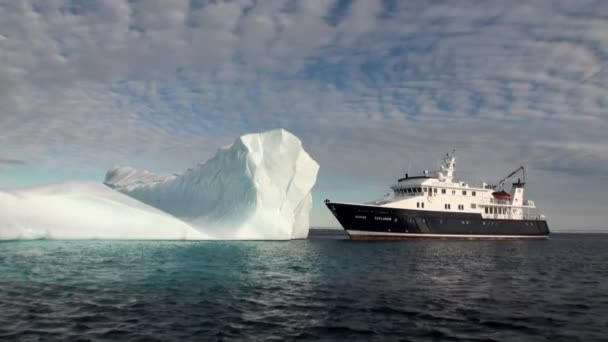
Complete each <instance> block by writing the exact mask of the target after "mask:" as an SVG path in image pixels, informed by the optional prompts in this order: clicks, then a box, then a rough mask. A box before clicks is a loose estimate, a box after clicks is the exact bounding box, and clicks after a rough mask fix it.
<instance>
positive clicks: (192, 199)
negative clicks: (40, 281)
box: [0, 129, 319, 240]
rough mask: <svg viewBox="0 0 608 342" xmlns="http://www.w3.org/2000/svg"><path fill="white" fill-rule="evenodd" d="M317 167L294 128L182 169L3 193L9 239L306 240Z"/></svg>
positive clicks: (0, 229) (120, 171)
mask: <svg viewBox="0 0 608 342" xmlns="http://www.w3.org/2000/svg"><path fill="white" fill-rule="evenodd" d="M318 170H319V165H318V164H317V163H316V162H315V161H314V160H313V159H312V158H311V157H310V156H309V155H308V153H306V151H304V149H303V147H302V143H301V142H300V140H299V139H298V138H296V137H295V136H294V135H293V134H291V133H289V132H287V131H285V130H282V129H278V130H272V131H268V132H264V133H259V134H248V135H244V136H242V137H240V138H238V139H237V140H236V141H235V142H234V143H233V144H232V145H230V146H228V147H224V148H221V149H219V150H218V152H217V153H216V155H215V156H214V157H213V158H211V159H210V160H208V161H207V162H205V163H203V164H199V165H197V166H196V167H194V168H192V169H188V170H187V171H185V172H184V173H182V174H178V175H171V176H157V175H154V174H152V173H150V172H147V171H139V170H136V169H134V168H132V167H114V168H112V169H110V170H108V172H107V174H106V178H105V181H104V184H105V185H101V184H90V183H67V184H59V185H54V186H49V187H42V188H31V189H27V190H20V191H12V192H8V191H5V192H0V218H1V219H0V239H32V238H57V239H93V238H98V239H172V240H175V239H188V240H201V239H203V240H204V239H230V240H290V239H302V238H306V237H307V236H308V228H309V214H310V210H311V207H312V197H311V189H312V187H313V185H314V184H315V181H316V177H317V173H318Z"/></svg>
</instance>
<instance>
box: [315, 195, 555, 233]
mask: <svg viewBox="0 0 608 342" xmlns="http://www.w3.org/2000/svg"><path fill="white" fill-rule="evenodd" d="M326 205H327V208H329V210H330V211H331V212H332V213H333V214H334V216H335V217H336V219H337V220H338V221H339V222H340V224H341V225H342V227H343V228H344V229H345V230H346V231H347V233H348V235H349V236H350V238H351V239H354V240H373V239H382V240H385V239H490V240H499V239H543V238H546V237H548V236H549V226H548V225H547V221H545V220H540V219H524V220H504V219H484V218H482V216H481V214H477V213H458V212H439V211H422V210H409V209H396V208H386V207H379V206H373V205H358V204H346V203H332V202H326Z"/></svg>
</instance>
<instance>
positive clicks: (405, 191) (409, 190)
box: [395, 187, 477, 196]
mask: <svg viewBox="0 0 608 342" xmlns="http://www.w3.org/2000/svg"><path fill="white" fill-rule="evenodd" d="M395 192H396V193H397V194H399V195H403V194H419V193H423V192H425V193H427V194H428V195H429V196H430V195H431V194H433V193H435V194H436V193H437V188H431V187H428V188H427V187H424V188H420V187H416V188H402V189H395ZM446 192H447V189H441V193H442V194H444V195H445V194H446ZM467 194H468V191H467V190H462V195H463V196H467ZM452 195H456V190H452ZM471 196H477V193H476V192H475V191H471Z"/></svg>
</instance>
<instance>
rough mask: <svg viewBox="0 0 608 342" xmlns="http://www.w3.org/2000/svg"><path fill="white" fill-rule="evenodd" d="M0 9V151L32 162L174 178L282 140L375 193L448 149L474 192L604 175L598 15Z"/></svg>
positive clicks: (431, 6) (205, 4) (603, 46)
mask: <svg viewBox="0 0 608 342" xmlns="http://www.w3.org/2000/svg"><path fill="white" fill-rule="evenodd" d="M0 13H2V14H1V15H0V32H2V35H1V36H0V51H2V61H3V62H2V64H1V65H0V101H1V102H2V104H3V107H2V109H1V111H0V143H2V146H3V148H4V153H9V154H12V155H28V156H31V157H28V158H31V160H32V161H33V162H36V163H42V164H47V165H57V164H59V166H60V167H77V166H78V165H92V164H99V165H108V164H112V163H114V162H120V163H126V162H128V161H131V162H133V163H143V164H146V166H147V167H151V168H159V169H161V170H162V171H178V170H180V169H183V168H184V167H186V166H188V165H189V164H192V163H193V160H192V159H200V160H204V159H206V158H207V157H208V156H210V155H211V154H212V153H213V151H214V150H215V148H216V147H217V146H221V145H224V144H226V143H228V142H230V141H232V140H233V139H234V137H235V136H236V135H238V134H242V133H246V132H252V131H259V130H263V129H268V128H275V127H285V128H287V129H289V130H291V131H293V132H294V133H296V134H297V135H298V136H300V137H301V138H302V139H303V141H304V143H305V145H306V146H307V148H308V149H310V150H311V152H312V154H313V155H314V156H315V158H316V159H318V160H319V161H320V164H321V165H322V168H321V176H322V177H323V176H327V177H329V176H334V175H342V174H348V175H350V176H351V177H359V178H360V179H366V180H369V181H370V182H380V181H386V179H387V178H388V177H393V176H394V175H395V174H400V173H401V172H402V171H403V169H404V168H406V167H407V166H408V165H410V164H411V165H420V167H419V168H422V167H425V168H428V167H426V165H431V166H432V165H434V164H436V158H435V156H441V155H442V153H443V152H444V151H447V150H451V149H452V148H453V147H456V148H457V149H458V150H459V151H462V154H461V156H462V157H461V158H463V160H464V161H465V162H464V163H462V165H463V167H465V168H467V166H466V165H474V167H473V166H470V167H468V168H469V169H468V170H464V171H466V172H467V175H470V176H471V178H473V179H475V178H476V177H482V176H488V175H490V176H496V177H499V176H500V175H501V174H502V172H504V170H502V169H503V168H504V167H505V164H509V165H514V166H519V164H526V165H529V167H530V168H531V169H532V172H531V174H534V170H536V172H538V173H539V174H541V173H542V174H548V175H551V176H552V177H555V178H550V177H548V178H543V179H540V180H538V181H539V182H540V183H541V188H543V187H547V188H548V187H550V186H551V184H550V183H551V182H553V181H556V180H557V181H563V180H564V179H565V178H560V177H569V176H577V175H580V174H582V173H585V174H586V175H587V176H586V177H587V178H588V179H589V182H592V180H593V179H595V178H597V177H602V175H604V174H606V172H607V171H608V153H606V146H607V145H608V141H607V138H606V134H605V132H606V131H607V130H608V120H607V117H606V115H607V114H606V113H607V111H606V109H607V107H608V97H607V96H606V94H607V92H606V90H607V88H608V74H607V73H606V71H605V70H606V65H607V63H608V59H607V58H608V37H607V36H606V34H605V32H607V31H608V23H607V22H606V20H605V16H606V14H607V13H608V3H606V2H603V1H586V2H584V3H577V6H572V4H571V3H570V2H569V1H552V0H546V1H541V0H539V1H534V2H529V1H515V2H509V3H508V4H507V3H506V2H502V1H486V2H483V3H479V2H477V1H467V0H462V1H451V2H449V3H439V2H410V1H407V2H406V1H396V2H391V1H374V0H359V1H330V0H319V1H249V0H235V1H173V2H165V1H126V0H124V1H123V0H114V1H104V2H101V3H93V2H73V1H61V0H56V1H0ZM58 157H60V158H58ZM422 165H425V166H422ZM412 167H414V166H412ZM416 167H418V166H416ZM374 184H375V183H374ZM606 190H608V189H606V188H605V186H599V187H597V190H595V191H597V192H598V193H599V192H600V191H606ZM589 191H594V190H593V188H590V190H589ZM573 205H575V204H573Z"/></svg>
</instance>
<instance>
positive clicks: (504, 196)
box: [492, 166, 526, 201]
mask: <svg viewBox="0 0 608 342" xmlns="http://www.w3.org/2000/svg"><path fill="white" fill-rule="evenodd" d="M519 171H521V173H522V176H523V178H524V181H523V183H522V182H521V179H518V180H517V183H515V184H517V185H518V186H523V185H524V184H526V170H525V169H524V167H523V166H520V167H519V168H517V170H515V171H513V172H511V173H509V175H508V176H506V177H505V178H503V179H501V180H499V181H498V186H499V189H500V190H499V191H494V192H493V193H492V196H494V198H496V199H499V200H504V201H509V200H511V194H509V193H508V192H506V191H505V190H504V186H505V181H506V180H507V179H509V178H511V177H513V176H514V175H515V174H517V173H518V172H519Z"/></svg>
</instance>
